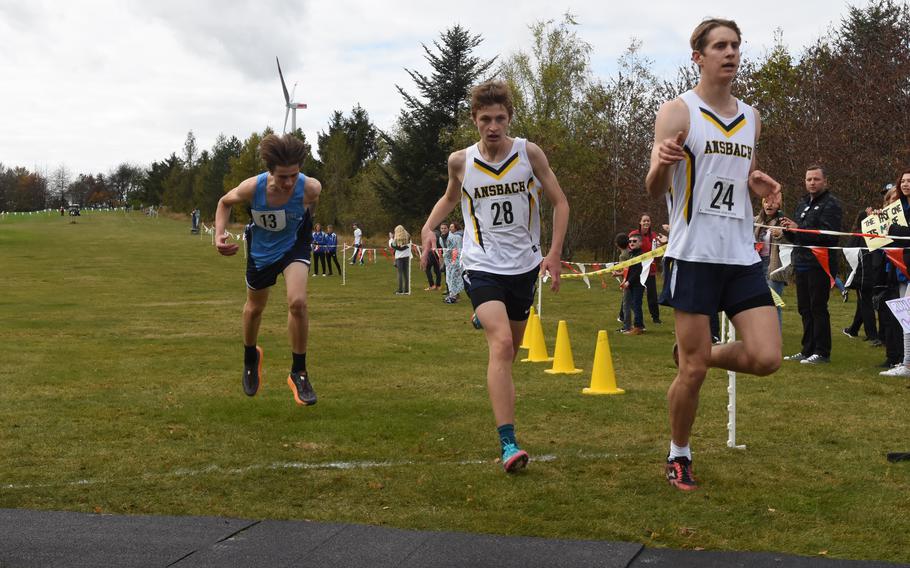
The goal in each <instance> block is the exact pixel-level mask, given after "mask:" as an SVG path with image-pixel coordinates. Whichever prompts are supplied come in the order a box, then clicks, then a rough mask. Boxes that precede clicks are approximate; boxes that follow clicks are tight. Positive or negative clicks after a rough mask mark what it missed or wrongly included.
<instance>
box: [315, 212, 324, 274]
mask: <svg viewBox="0 0 910 568" xmlns="http://www.w3.org/2000/svg"><path fill="white" fill-rule="evenodd" d="M320 265H321V266H322V275H323V276H325V233H324V232H323V231H322V225H321V224H319V223H316V226H315V227H314V228H313V276H319V267H320Z"/></svg>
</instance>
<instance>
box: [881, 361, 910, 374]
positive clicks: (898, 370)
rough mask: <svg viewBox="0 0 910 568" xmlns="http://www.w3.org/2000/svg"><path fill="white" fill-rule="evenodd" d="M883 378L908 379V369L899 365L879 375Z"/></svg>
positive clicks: (909, 369) (909, 368)
mask: <svg viewBox="0 0 910 568" xmlns="http://www.w3.org/2000/svg"><path fill="white" fill-rule="evenodd" d="M879 375H882V376H883V377H910V367H908V366H907V365H904V364H903V363H901V364H900V365H895V366H894V367H891V368H890V369H888V370H887V371H882V372H881V373H879Z"/></svg>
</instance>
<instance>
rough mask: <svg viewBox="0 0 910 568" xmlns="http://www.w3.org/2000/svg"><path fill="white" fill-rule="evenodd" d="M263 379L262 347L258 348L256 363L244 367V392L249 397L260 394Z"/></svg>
mask: <svg viewBox="0 0 910 568" xmlns="http://www.w3.org/2000/svg"><path fill="white" fill-rule="evenodd" d="M261 377H262V347H259V346H258V345H257V346H256V363H254V364H252V365H247V364H245V363H244V365H243V377H242V380H243V392H244V394H246V395H247V396H256V393H257V392H259V380H260V378H261Z"/></svg>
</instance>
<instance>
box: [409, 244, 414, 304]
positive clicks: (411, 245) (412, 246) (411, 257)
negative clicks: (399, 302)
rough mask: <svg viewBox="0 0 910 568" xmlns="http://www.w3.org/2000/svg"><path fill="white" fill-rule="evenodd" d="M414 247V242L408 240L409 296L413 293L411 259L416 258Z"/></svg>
mask: <svg viewBox="0 0 910 568" xmlns="http://www.w3.org/2000/svg"><path fill="white" fill-rule="evenodd" d="M413 248H414V243H411V242H408V254H410V256H408V296H410V295H411V261H413V260H414V255H413V252H412V249H413Z"/></svg>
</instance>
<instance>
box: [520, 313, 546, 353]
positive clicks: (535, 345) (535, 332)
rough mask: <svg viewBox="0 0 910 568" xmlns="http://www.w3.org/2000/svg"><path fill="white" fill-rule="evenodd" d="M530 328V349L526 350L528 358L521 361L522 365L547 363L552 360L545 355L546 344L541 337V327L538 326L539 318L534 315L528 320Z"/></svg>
mask: <svg viewBox="0 0 910 568" xmlns="http://www.w3.org/2000/svg"><path fill="white" fill-rule="evenodd" d="M528 325H529V326H531V336H530V342H531V347H530V348H529V349H528V358H527V359H522V362H524V363H529V362H530V363H548V362H550V361H552V360H553V358H552V357H550V356H548V355H547V343H546V341H545V340H544V337H543V326H542V325H541V324H540V316H538V315H537V314H534V317H533V318H531V319H529V320H528Z"/></svg>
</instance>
